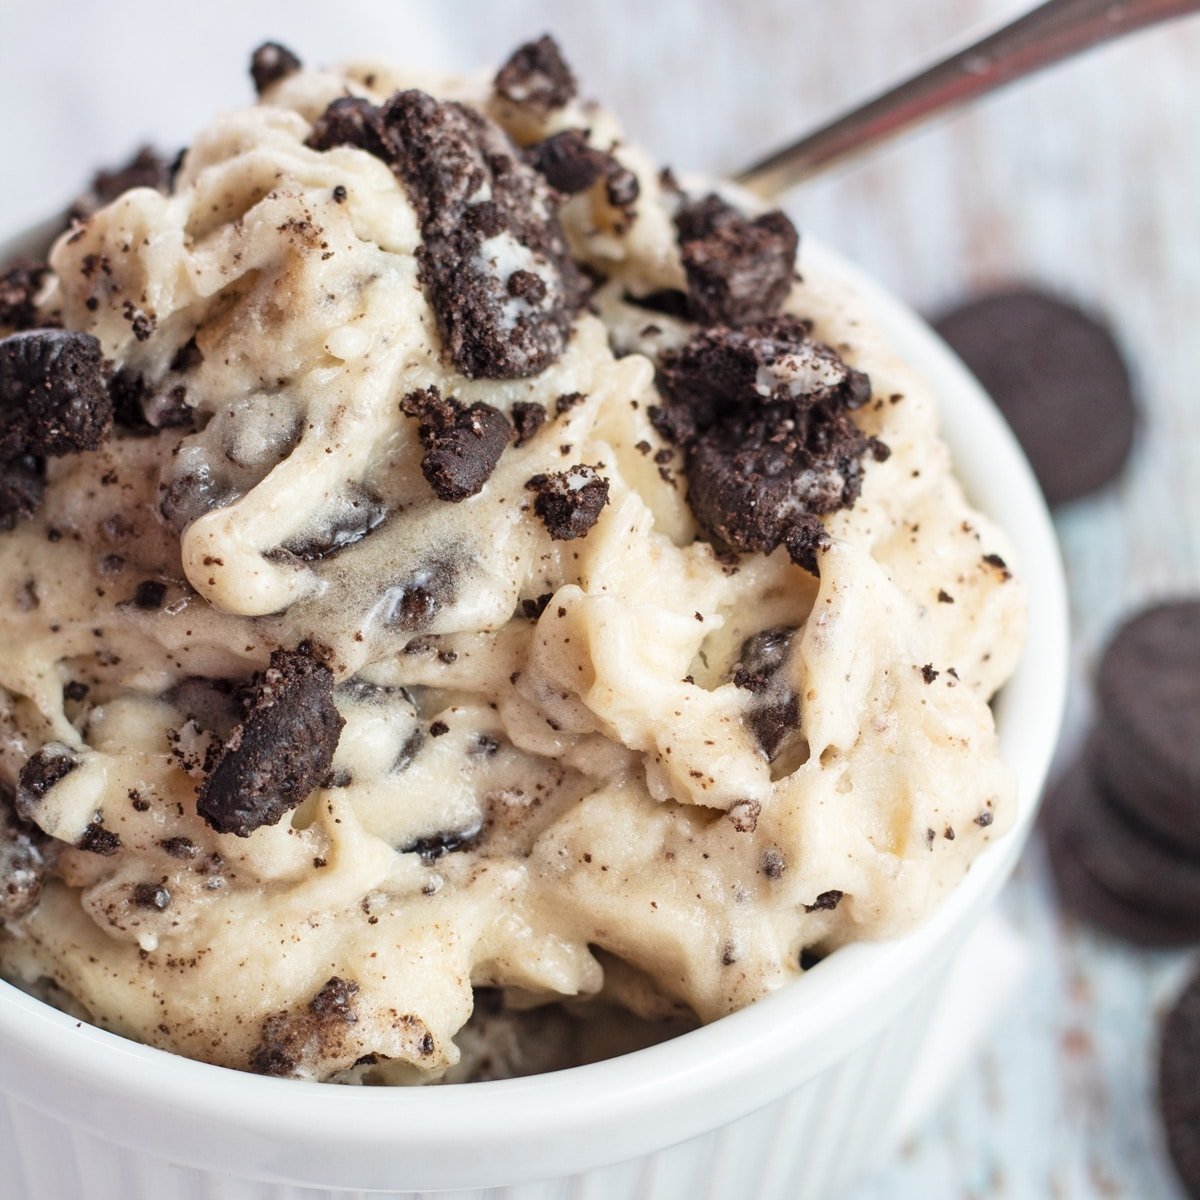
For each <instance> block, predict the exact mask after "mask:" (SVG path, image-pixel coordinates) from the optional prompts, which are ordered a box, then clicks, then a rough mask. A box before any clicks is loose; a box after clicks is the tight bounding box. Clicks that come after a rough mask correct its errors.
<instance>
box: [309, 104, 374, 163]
mask: <svg viewBox="0 0 1200 1200" xmlns="http://www.w3.org/2000/svg"><path fill="white" fill-rule="evenodd" d="M305 145H306V146H309V147H311V148H312V149H313V150H332V149H333V148H334V146H356V147H357V148H358V149H359V150H365V151H366V152H367V153H368V154H373V155H375V157H376V158H382V159H383V161H384V162H386V163H389V164H390V163H392V161H393V160H394V158H395V146H394V144H393V141H392V138H391V136H390V134H389V133H388V130H387V127H386V125H385V124H384V120H383V113H382V112H381V111H380V109H378V108H377V107H376V106H375V105H374V104H372V103H371V102H370V100H364V99H362V98H361V97H359V96H339V97H338V98H337V99H336V100H334V101H333V103H331V104H330V105H329V107H328V108H327V109H326V110H325V111H324V112H323V113H322V114H321V115H320V116H319V117H318V118H317V119H316V121H315V122H314V123H313V127H312V129H311V131H310V132H309V135H308V138H307V140H306V141H305Z"/></svg>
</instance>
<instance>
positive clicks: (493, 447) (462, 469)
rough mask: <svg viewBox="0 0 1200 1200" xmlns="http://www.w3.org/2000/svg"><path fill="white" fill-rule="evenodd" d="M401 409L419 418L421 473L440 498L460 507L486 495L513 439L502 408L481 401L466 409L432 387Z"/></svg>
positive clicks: (406, 401)
mask: <svg viewBox="0 0 1200 1200" xmlns="http://www.w3.org/2000/svg"><path fill="white" fill-rule="evenodd" d="M400 409H401V411H402V412H403V413H405V415H407V416H410V417H417V418H419V419H420V422H421V424H420V426H419V427H418V429H417V433H418V436H419V437H420V439H421V445H422V446H423V447H424V448H425V454H424V456H423V457H422V459H421V473H422V474H423V475H424V476H425V479H426V480H427V481H428V483H429V486H430V487H431V488H433V490H434V492H435V494H436V495H437V497H438V499H440V500H449V501H452V502H455V503H457V502H458V501H460V500H465V499H467V497H468V496H474V495H477V494H478V493H479V492H480V491H482V490H483V485H484V484H485V483H487V481H488V479H489V478H490V477H491V474H492V472H493V471H494V470H495V469H496V464H497V463H498V462H499V461H500V455H501V454H502V453H503V452H504V447H505V446H507V445H508V441H509V438H510V437H511V436H512V426H511V425H510V424H509V423H508V418H507V417H506V416H505V415H504V414H503V413H502V412H501V411H500V410H499V409H498V408H493V407H492V406H491V405H490V404H484V403H483V402H482V401H477V402H476V403H474V404H472V405H471V407H470V408H464V407H463V406H462V405H461V404H460V403H459V402H458V401H457V400H456V399H455V398H454V397H453V396H447V397H445V398H443V397H442V394H441V393H440V392H439V391H438V390H437V388H432V387H431V388H425V389H424V390H423V391H419V392H409V394H408V395H407V396H405V398H404V400H403V401H402V402H401V404H400Z"/></svg>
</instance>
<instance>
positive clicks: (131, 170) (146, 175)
mask: <svg viewBox="0 0 1200 1200" xmlns="http://www.w3.org/2000/svg"><path fill="white" fill-rule="evenodd" d="M172 174H173V172H172V166H171V164H170V163H168V162H167V160H166V159H165V158H163V157H162V155H161V154H159V153H158V151H157V150H155V149H154V148H153V147H152V146H143V147H142V148H141V149H140V150H139V151H138V152H137V153H136V154H135V155H134V156H133V157H132V158H131V159H130V160H129V161H128V162H127V163H125V164H123V165H122V166H119V167H111V168H107V169H105V170H101V171H97V172H96V174H95V176H94V177H93V179H92V183H91V187H90V188H89V189H88V190H87V191H86V192H84V194H83V195H82V196H80V197H79V198H78V199H77V200H76V201H75V203H74V204H72V205H71V207H70V209H69V210H68V212H67V219H68V221H83V220H86V219H87V218H88V217H90V216H91V215H92V214H93V213H95V212H98V211H99V210H100V209H102V208H104V207H105V206H106V205H108V204H111V203H112V202H113V201H114V200H115V199H116V198H117V197H118V196H120V195H122V194H123V193H124V192H127V191H129V189H130V188H135V187H148V188H154V189H155V190H156V191H159V192H167V191H170V188H171V178H172Z"/></svg>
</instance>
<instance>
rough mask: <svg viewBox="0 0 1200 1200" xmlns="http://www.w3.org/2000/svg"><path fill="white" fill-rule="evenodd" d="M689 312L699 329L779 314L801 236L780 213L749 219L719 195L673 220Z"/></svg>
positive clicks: (689, 206)
mask: <svg viewBox="0 0 1200 1200" xmlns="http://www.w3.org/2000/svg"><path fill="white" fill-rule="evenodd" d="M675 225H676V228H677V229H678V231H679V250H680V255H681V257H682V259H683V269H684V272H685V274H686V275H687V281H688V310H689V315H690V316H691V318H692V319H693V320H694V321H698V322H699V323H700V324H702V325H743V324H745V323H747V322H749V321H761V320H763V319H764V318H766V317H772V316H774V315H775V314H776V313H778V312H779V310H780V308H781V307H782V306H783V302H784V301H785V300H786V299H787V296H788V292H789V291H791V287H792V281H793V279H794V277H795V274H796V250H797V248H798V247H799V245H800V235H799V234H798V233H797V232H796V227H795V226H794V225H793V224H792V222H791V221H790V220H789V219H788V218H787V216H785V215H784V214H783V213H782V212H780V211H779V210H778V209H776V210H774V211H772V212H768V213H764V214H762V215H761V216H758V217H753V218H751V217H747V216H744V215H743V214H742V213H741V212H739V211H738V210H737V209H736V208H734V207H733V205H731V204H727V203H726V202H725V201H724V200H722V199H721V198H720V197H719V196H716V195H708V196H705V197H704V198H703V199H701V200H697V201H693V202H691V203H689V204H686V205H684V206H683V207H682V208H681V209H680V210H679V213H678V214H677V216H676V218H675Z"/></svg>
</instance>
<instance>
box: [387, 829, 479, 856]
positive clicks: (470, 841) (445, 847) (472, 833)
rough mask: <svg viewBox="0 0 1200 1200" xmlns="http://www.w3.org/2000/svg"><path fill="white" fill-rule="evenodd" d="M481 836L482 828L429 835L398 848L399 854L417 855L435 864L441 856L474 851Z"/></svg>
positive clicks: (414, 839)
mask: <svg viewBox="0 0 1200 1200" xmlns="http://www.w3.org/2000/svg"><path fill="white" fill-rule="evenodd" d="M482 836H483V826H482V825H474V826H472V827H471V828H470V829H453V830H448V831H446V832H443V833H431V834H429V835H428V836H426V837H419V838H413V840H412V841H411V842H407V843H406V844H405V845H403V846H401V847H400V853H401V854H419V855H420V856H421V858H422V859H423V860H424V861H425V862H427V863H431V862H436V861H437V860H438V859H439V858H441V857H442V855H443V854H458V853H459V852H460V851H463V850H474V849H475V847H476V846H477V845H478V844H479V840H480V838H481V837H482Z"/></svg>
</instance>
